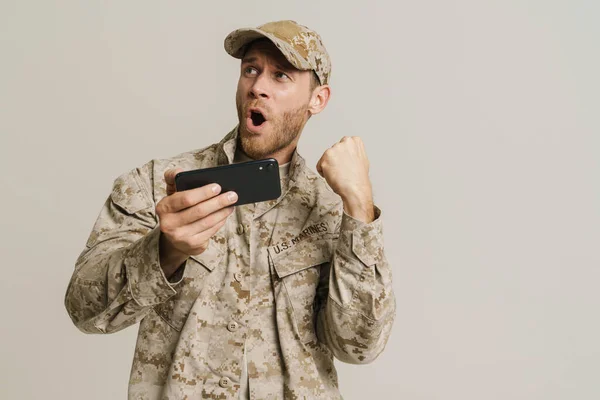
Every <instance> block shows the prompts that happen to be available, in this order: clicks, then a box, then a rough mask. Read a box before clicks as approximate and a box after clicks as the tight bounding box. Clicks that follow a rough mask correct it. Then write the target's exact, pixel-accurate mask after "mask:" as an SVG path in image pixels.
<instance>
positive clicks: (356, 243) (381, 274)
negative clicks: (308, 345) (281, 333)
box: [316, 206, 396, 364]
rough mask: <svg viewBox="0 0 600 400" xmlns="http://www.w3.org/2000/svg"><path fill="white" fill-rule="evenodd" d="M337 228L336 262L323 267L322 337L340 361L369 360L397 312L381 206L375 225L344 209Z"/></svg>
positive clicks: (383, 342)
mask: <svg viewBox="0 0 600 400" xmlns="http://www.w3.org/2000/svg"><path fill="white" fill-rule="evenodd" d="M336 231H337V233H339V237H338V239H337V243H336V246H335V250H334V253H333V257H332V260H331V262H330V263H327V264H324V266H325V268H322V270H321V277H320V284H319V288H318V293H317V299H318V302H317V304H318V305H317V310H318V311H317V316H316V318H317V322H316V330H317V337H318V339H319V340H320V341H321V342H322V343H324V344H325V345H326V346H327V347H328V348H329V349H330V350H331V351H332V353H333V355H334V356H335V357H336V358H337V359H339V360H340V361H342V362H346V363H351V364H367V363H369V362H371V361H373V360H375V359H376V358H377V356H378V355H379V354H380V353H381V352H382V351H383V349H384V347H385V345H386V343H387V341H388V338H389V336H390V332H391V329H392V325H393V322H394V317H395V312H396V299H395V296H394V291H393V288H392V271H391V268H390V266H389V264H388V262H387V260H386V257H385V254H384V251H383V232H382V223H381V210H380V209H379V208H378V207H377V206H375V220H374V221H373V222H371V223H365V222H362V221H359V220H357V219H355V218H353V217H351V216H350V215H348V214H347V213H346V212H343V215H342V220H341V224H340V226H339V228H338V229H336Z"/></svg>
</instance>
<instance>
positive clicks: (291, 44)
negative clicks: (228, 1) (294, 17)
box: [225, 20, 331, 85]
mask: <svg viewBox="0 0 600 400" xmlns="http://www.w3.org/2000/svg"><path fill="white" fill-rule="evenodd" d="M260 38H267V39H269V40H270V41H271V42H273V43H274V44H275V46H277V48H278V49H279V50H280V51H281V53H282V54H283V55H284V56H285V58H286V59H287V60H288V61H289V62H290V63H291V64H292V65H293V66H294V67H296V68H298V69H300V70H313V71H315V73H316V74H317V76H318V77H319V80H320V81H321V85H326V84H328V83H329V76H330V75H331V60H330V59H329V54H328V53H327V50H326V49H325V46H324V45H323V42H322V41H321V37H320V36H319V34H318V33H317V32H315V31H313V30H311V29H309V28H307V27H306V26H303V25H300V24H298V23H297V22H295V21H290V20H287V21H275V22H269V23H266V24H264V25H261V26H259V27H258V28H243V29H237V30H235V31H233V32H231V33H230V34H229V35H227V37H226V38H225V50H226V51H227V53H229V54H230V55H231V56H233V57H235V58H240V59H241V58H242V57H244V53H245V52H246V48H247V46H248V45H249V44H250V43H251V42H252V41H254V40H256V39H260Z"/></svg>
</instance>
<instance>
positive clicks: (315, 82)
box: [310, 69, 321, 93]
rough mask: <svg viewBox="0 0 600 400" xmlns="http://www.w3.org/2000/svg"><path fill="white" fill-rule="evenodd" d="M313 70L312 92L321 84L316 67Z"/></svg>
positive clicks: (311, 77)
mask: <svg viewBox="0 0 600 400" xmlns="http://www.w3.org/2000/svg"><path fill="white" fill-rule="evenodd" d="M311 72H312V74H310V92H311V93H312V91H313V90H315V88H317V87H318V86H321V80H320V79H319V76H318V75H317V73H316V72H315V70H314V69H313V70H311Z"/></svg>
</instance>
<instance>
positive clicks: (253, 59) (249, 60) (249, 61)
mask: <svg viewBox="0 0 600 400" xmlns="http://www.w3.org/2000/svg"><path fill="white" fill-rule="evenodd" d="M256 60H257V58H256V57H247V58H243V59H242V64H246V63H253V62H256Z"/></svg>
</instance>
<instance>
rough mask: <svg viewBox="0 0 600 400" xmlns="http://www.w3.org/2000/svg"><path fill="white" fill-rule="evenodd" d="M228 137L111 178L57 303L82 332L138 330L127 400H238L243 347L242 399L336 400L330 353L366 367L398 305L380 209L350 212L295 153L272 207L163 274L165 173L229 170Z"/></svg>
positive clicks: (242, 214)
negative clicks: (159, 209)
mask: <svg viewBox="0 0 600 400" xmlns="http://www.w3.org/2000/svg"><path fill="white" fill-rule="evenodd" d="M237 134H238V131H237V127H236V128H235V129H234V130H232V131H231V132H230V133H229V134H227V135H226V136H225V137H224V138H223V140H222V141H221V142H219V143H216V144H213V145H211V146H209V147H207V148H204V149H201V150H196V151H190V152H186V153H182V154H179V155H177V156H175V157H172V158H168V159H155V160H151V161H150V162H148V163H146V164H144V165H143V166H141V167H139V168H135V169H133V170H131V171H129V172H127V173H125V174H123V175H121V176H119V177H118V178H117V179H116V180H115V181H114V186H113V189H112V192H111V194H110V195H109V196H108V198H107V199H106V202H105V203H104V206H103V207H102V210H101V211H100V214H99V215H98V218H97V220H96V222H95V225H94V227H93V230H92V232H91V234H90V236H89V238H88V240H87V243H86V246H85V249H84V250H83V251H82V252H81V254H80V255H79V257H78V259H77V261H76V265H75V272H74V273H73V276H72V278H71V281H70V283H69V286H68V289H67V292H66V296H65V306H66V309H67V311H68V313H69V315H70V317H71V319H72V320H73V322H74V324H75V325H76V326H77V327H78V328H79V329H80V330H81V331H83V332H86V333H112V332H116V331H119V330H121V329H123V328H126V327H128V326H130V325H133V324H135V323H137V322H140V326H139V332H138V338H137V344H136V348H135V355H134V359H133V365H132V369H131V376H130V381H129V399H171V400H175V399H177V400H180V399H235V398H238V392H239V391H240V375H241V371H242V365H241V363H242V359H243V353H242V351H243V344H244V342H246V345H247V355H246V358H247V373H248V379H249V394H250V398H251V399H341V398H342V396H341V394H340V392H339V390H338V378H337V373H336V369H335V366H334V357H335V358H337V359H338V360H341V361H343V362H346V363H353V364H365V363H369V362H371V361H373V360H374V359H375V358H376V357H377V356H378V355H379V354H380V353H381V351H383V349H384V347H385V345H386V343H387V340H388V337H389V335H390V331H391V328H392V324H393V321H394V314H395V309H396V301H395V297H394V293H393V290H392V271H391V269H390V267H389V265H388V262H387V260H386V257H385V255H384V251H383V236H382V222H381V215H380V214H381V211H380V210H379V208H377V207H376V208H375V210H376V213H375V216H376V219H375V221H373V222H371V223H368V224H367V223H364V222H361V221H358V220H356V219H354V218H352V217H351V216H349V215H348V214H346V213H345V212H344V210H343V205H342V202H341V199H340V197H339V196H338V195H336V194H335V193H334V192H333V191H332V190H331V189H330V188H329V186H328V185H327V184H326V182H325V180H324V179H323V178H321V177H320V176H319V175H317V174H316V173H315V172H313V171H312V170H310V169H309V168H308V167H307V166H306V165H305V161H304V159H303V158H302V157H301V156H300V155H299V154H298V152H297V151H295V152H294V155H293V157H292V160H291V163H290V170H289V179H288V180H287V181H284V182H283V186H282V195H281V196H280V197H279V198H278V199H276V200H272V201H268V202H262V203H255V204H247V205H242V206H236V207H235V211H234V213H233V214H231V216H230V217H229V218H228V220H227V223H226V224H225V225H224V226H223V227H222V228H221V229H220V230H219V231H218V232H217V234H216V235H215V236H213V237H212V238H211V240H210V243H209V246H208V248H207V250H206V251H205V252H204V253H202V254H201V255H197V256H192V257H190V258H189V259H188V260H187V261H186V262H185V265H184V266H183V267H182V268H180V269H179V270H178V271H177V272H176V275H177V276H174V277H171V278H170V279H167V278H166V277H165V275H164V273H163V272H162V269H161V268H160V265H159V264H160V262H159V260H160V259H159V254H158V252H159V236H160V228H159V221H158V217H157V215H156V214H155V206H156V204H157V203H158V202H159V201H160V200H161V199H162V198H163V197H164V196H166V187H165V183H164V178H163V177H164V172H165V170H167V169H169V168H177V167H180V168H183V169H184V170H190V169H196V168H207V167H213V166H216V165H224V164H228V163H232V160H233V157H234V153H235V147H236V142H237V141H236V138H237Z"/></svg>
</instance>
